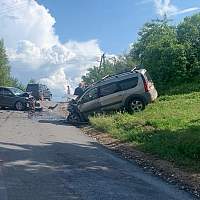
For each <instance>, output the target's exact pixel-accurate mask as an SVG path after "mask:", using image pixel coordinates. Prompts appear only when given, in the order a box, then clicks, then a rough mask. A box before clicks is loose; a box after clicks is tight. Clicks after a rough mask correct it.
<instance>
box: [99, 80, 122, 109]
mask: <svg viewBox="0 0 200 200" xmlns="http://www.w3.org/2000/svg"><path fill="white" fill-rule="evenodd" d="M122 99H123V91H120V87H119V85H118V83H117V82H115V83H110V84H107V85H103V86H101V87H100V103H101V110H102V111H106V110H115V109H118V108H120V107H121V105H122Z"/></svg>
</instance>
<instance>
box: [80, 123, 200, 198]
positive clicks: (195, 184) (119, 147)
mask: <svg viewBox="0 0 200 200" xmlns="http://www.w3.org/2000/svg"><path fill="white" fill-rule="evenodd" d="M82 131H83V132H84V133H85V134H86V135H89V136H90V137H92V138H94V139H95V140H96V141H98V142H99V143H100V144H102V145H104V146H105V147H106V148H108V149H110V150H112V151H114V152H116V153H118V154H120V155H121V156H123V157H124V158H125V159H127V160H129V161H131V162H134V163H137V165H139V166H140V167H142V168H143V169H144V170H145V171H148V172H149V173H152V174H154V175H156V176H158V177H160V178H161V179H163V180H165V181H166V182H168V183H170V184H174V185H178V186H179V188H180V189H182V190H185V191H187V192H190V193H192V194H193V195H195V196H196V197H197V198H200V174H195V173H192V172H187V171H184V170H181V169H179V168H177V167H176V166H174V165H173V163H170V162H168V161H165V160H161V159H159V158H158V157H156V156H153V155H150V154H147V153H144V152H142V151H140V150H138V148H136V147H135V146H134V145H131V144H127V143H122V142H120V141H119V140H117V139H114V138H112V137H111V136H110V135H109V134H107V133H102V132H99V131H96V130H95V129H94V128H92V127H90V126H87V127H82Z"/></svg>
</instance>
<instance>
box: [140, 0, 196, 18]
mask: <svg viewBox="0 0 200 200" xmlns="http://www.w3.org/2000/svg"><path fill="white" fill-rule="evenodd" d="M147 3H154V6H155V8H156V13H157V14H158V15H159V16H161V17H164V16H165V15H166V16H176V15H180V14H185V13H189V12H194V11H197V10H200V7H191V8H186V9H179V8H178V7H177V6H175V5H174V4H173V3H172V0H142V1H140V2H139V3H138V5H142V4H147Z"/></svg>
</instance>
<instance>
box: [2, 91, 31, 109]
mask: <svg viewBox="0 0 200 200" xmlns="http://www.w3.org/2000/svg"><path fill="white" fill-rule="evenodd" d="M30 98H32V96H31V95H30V94H29V93H27V92H23V91H22V90H20V89H18V88H14V87H0V107H1V108H6V107H7V108H14V109H16V110H18V111H21V110H25V109H26V108H27V107H28V106H29V100H30Z"/></svg>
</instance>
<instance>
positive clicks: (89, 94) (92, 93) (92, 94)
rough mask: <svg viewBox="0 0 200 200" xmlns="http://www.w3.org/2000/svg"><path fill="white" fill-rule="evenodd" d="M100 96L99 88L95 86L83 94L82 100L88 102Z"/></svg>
mask: <svg viewBox="0 0 200 200" xmlns="http://www.w3.org/2000/svg"><path fill="white" fill-rule="evenodd" d="M97 98H98V88H93V89H91V90H89V91H88V92H86V94H85V95H84V96H83V98H82V100H81V102H82V103H87V102H89V101H92V100H95V99H97Z"/></svg>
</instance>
